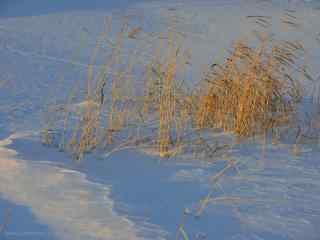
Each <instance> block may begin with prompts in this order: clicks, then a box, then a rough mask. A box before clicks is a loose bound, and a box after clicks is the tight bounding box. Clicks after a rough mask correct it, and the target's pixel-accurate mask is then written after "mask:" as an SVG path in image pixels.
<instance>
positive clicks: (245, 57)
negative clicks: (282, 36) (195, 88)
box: [195, 36, 303, 136]
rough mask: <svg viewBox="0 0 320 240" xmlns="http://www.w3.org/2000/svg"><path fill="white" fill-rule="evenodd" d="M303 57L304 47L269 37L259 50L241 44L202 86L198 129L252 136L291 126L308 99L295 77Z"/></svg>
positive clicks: (234, 48)
mask: <svg viewBox="0 0 320 240" xmlns="http://www.w3.org/2000/svg"><path fill="white" fill-rule="evenodd" d="M301 52H303V48H302V46H301V45H300V44H299V43H296V42H288V41H279V42H277V41H274V40H272V39H270V38H268V37H266V36H265V37H263V38H260V39H259V42H258V44H256V45H255V46H253V47H252V46H249V44H248V43H246V42H241V41H238V42H236V43H235V44H234V47H233V49H232V51H231V53H230V56H229V57H228V58H227V59H226V60H225V62H224V63H223V64H221V65H212V66H211V69H210V71H209V73H208V74H207V76H206V77H205V79H204V80H203V82H202V89H201V91H200V95H199V96H198V107H197V108H198V111H197V113H195V123H196V126H197V127H198V128H222V129H224V130H226V131H231V132H234V133H235V134H237V135H238V136H252V135H255V134H261V133H263V132H265V131H267V130H268V129H272V128H274V127H277V126H280V125H281V124H284V123H288V121H289V120H290V114H291V113H293V112H294V110H295V107H296V104H297V103H298V102H299V100H300V98H301V95H302V88H301V87H300V85H299V82H298V81H297V80H295V78H294V76H295V68H296V64H297V62H296V60H297V59H298V57H299V54H300V53H301Z"/></svg>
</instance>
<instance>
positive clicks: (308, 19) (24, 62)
mask: <svg viewBox="0 0 320 240" xmlns="http://www.w3.org/2000/svg"><path fill="white" fill-rule="evenodd" d="M319 6H320V3H319V1H304V2H303V1H298V0H296V1H289V5H288V2H287V1H273V3H269V2H268V3H266V2H262V3H261V2H259V1H240V0H226V1H223V0H220V1H209V0H206V1H205V0H199V1H195V0H185V1H183V0H180V1H178V0H171V1H130V0H118V1H103V0H94V1H85V0H77V1H76V0H55V1H50V0H2V1H1V2H0V80H5V81H6V85H5V86H4V87H2V88H0V102H1V107H0V129H1V131H0V136H1V139H2V140H1V139H0V140H1V142H0V211H1V212H0V216H3V215H4V214H2V212H5V211H6V209H11V211H12V216H11V217H10V219H9V223H8V226H7V228H6V230H5V231H4V232H0V238H1V239H2V238H3V239H30V240H31V239H32V240H33V239H46V240H47V239H50V240H51V239H68V240H69V239H70V240H81V239H83V240H86V239H108V240H113V239H115V240H120V239H123V240H125V239H174V236H175V233H176V230H177V227H178V224H179V223H180V221H181V217H182V216H181V215H182V212H183V209H184V208H185V207H188V208H191V209H192V208H193V207H194V206H195V205H196V204H197V203H198V201H199V200H200V199H201V198H203V197H205V196H206V194H207V192H208V191H209V189H210V185H208V182H209V180H210V177H212V176H213V175H214V174H215V173H216V172H217V171H219V170H220V169H221V168H222V166H223V165H222V163H221V165H220V164H217V165H216V164H214V165H212V164H208V163H203V162H198V161H197V157H196V156H193V155H192V156H184V157H185V158H184V159H182V160H181V159H176V161H174V159H173V160H170V161H165V162H163V161H162V162H159V159H157V158H156V157H154V156H150V155H146V154H145V153H142V152H138V151H133V150H130V151H123V152H119V153H116V154H115V155H112V156H111V157H110V158H109V159H107V160H105V161H101V160H99V159H96V158H95V157H94V156H91V157H89V158H88V159H86V160H85V161H84V162H83V163H82V164H80V165H76V164H73V163H72V162H71V161H70V159H69V157H68V156H67V155H65V154H64V153H60V152H58V151H57V149H54V148H46V147H44V146H42V145H41V143H40V140H39V134H38V130H39V128H40V127H41V124H42V122H43V118H42V116H43V115H42V113H43V108H45V106H46V104H48V103H50V102H52V101H55V102H57V103H59V101H60V100H61V99H64V97H65V94H67V92H68V90H69V89H70V88H72V86H74V84H76V82H77V81H78V80H81V79H85V78H86V69H87V66H88V63H89V61H90V56H91V54H92V49H93V48H94V47H95V45H96V40H97V38H98V35H99V34H100V32H101V31H102V30H103V29H104V24H105V20H106V16H107V15H110V14H111V15H112V16H113V19H114V20H113V21H114V24H115V25H117V24H119V23H120V22H121V19H122V18H123V16H125V15H128V14H138V15H139V14H142V15H143V16H144V20H143V21H142V20H141V22H139V24H142V25H143V29H144V30H145V31H161V30H163V29H166V28H167V27H168V25H170V24H172V21H173V19H174V22H175V24H176V28H177V29H179V31H181V32H183V33H185V34H186V37H185V39H184V40H185V42H184V44H185V47H186V48H191V49H192V61H191V64H192V72H191V76H192V77H190V80H192V79H197V78H199V77H200V75H201V74H202V72H203V71H204V69H205V66H206V65H207V64H208V63H210V62H215V61H219V60H221V59H222V57H223V56H225V54H226V51H225V49H226V48H228V47H230V45H231V44H232V41H234V40H235V39H238V38H246V37H248V34H249V33H250V32H251V31H252V29H254V28H255V27H256V25H254V24H252V23H250V22H248V20H247V19H246V17H245V16H247V15H268V16H272V19H273V22H274V25H273V31H274V32H275V33H276V34H277V36H279V37H281V38H290V39H299V40H302V41H303V42H304V43H305V45H306V46H307V52H308V54H307V57H306V58H307V61H308V65H309V66H310V71H311V73H312V74H313V75H314V76H316V77H317V76H320V72H319V69H320V68H319V67H320V51H319V42H318V40H317V38H318V37H319V31H320V10H319ZM286 8H290V9H295V10H296V16H297V17H298V19H300V20H301V22H302V23H303V28H301V31H299V32H298V33H292V32H290V29H289V30H288V29H286V27H285V26H283V25H281V24H280V22H279V18H280V17H281V14H282V13H283V10H284V9H286ZM78 49H80V50H78ZM105 53H106V50H101V52H100V53H99V54H100V55H99V56H98V60H97V63H96V66H95V67H98V66H99V64H101V63H102V60H103V55H104V54H105ZM315 84H316V85H318V84H319V83H318V82H316V83H315ZM305 85H306V87H307V88H308V89H312V88H314V87H315V85H313V84H311V83H309V82H306V84H305ZM309 92H311V91H309ZM71 107H73V108H75V110H78V109H79V108H81V107H83V103H79V104H76V105H74V106H71ZM21 133H23V134H21ZM301 147H302V150H303V151H302V154H301V155H300V156H296V157H293V156H292V154H290V151H291V150H290V148H289V145H285V144H282V145H278V146H274V145H271V144H270V145H267V147H266V149H261V147H260V146H258V145H257V144H254V143H250V142H249V143H247V144H243V145H240V146H239V147H238V148H236V149H235V151H234V153H233V154H234V155H233V156H234V157H235V158H237V159H238V160H239V161H241V163H242V164H241V168H240V169H239V171H240V172H241V177H233V176H232V174H231V176H230V178H225V179H224V181H223V182H222V183H221V189H219V190H218V192H219V191H220V192H219V196H220V195H223V194H226V195H228V196H234V197H241V198H243V199H247V200H246V201H245V202H241V204H238V203H236V204H233V203H232V204H222V203H216V204H212V206H211V207H210V208H209V209H208V211H207V212H206V213H205V215H204V216H203V217H202V218H200V219H193V218H192V219H190V220H189V221H188V222H187V225H186V230H187V232H188V233H190V236H192V239H197V236H198V239H201V238H200V236H207V239H214V238H217V239H234V240H240V239H265V240H273V239H280V240H281V239H283V240H289V239H296V240H299V239H308V240H309V239H310V240H317V239H319V236H320V231H319V228H318V226H320V186H319V184H320V163H319V160H320V157H319V156H320V152H319V146H318V144H317V143H313V144H309V145H304V146H301ZM186 159H188V160H186ZM253 198H255V201H252V199H253ZM0 224H1V219H0Z"/></svg>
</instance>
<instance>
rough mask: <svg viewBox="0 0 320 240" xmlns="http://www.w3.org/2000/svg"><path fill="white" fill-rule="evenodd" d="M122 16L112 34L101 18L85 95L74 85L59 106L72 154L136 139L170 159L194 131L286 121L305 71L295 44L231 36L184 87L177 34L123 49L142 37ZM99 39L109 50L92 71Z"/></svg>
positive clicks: (253, 130)
mask: <svg viewBox="0 0 320 240" xmlns="http://www.w3.org/2000/svg"><path fill="white" fill-rule="evenodd" d="M129 22H130V21H129V19H125V21H124V22H123V24H122V27H121V28H120V30H119V31H118V32H117V33H115V34H113V35H114V36H115V37H114V39H110V36H111V35H112V34H111V32H112V27H111V25H112V24H111V20H109V21H108V22H107V24H106V25H107V27H106V29H105V30H104V31H103V33H102V34H101V37H100V38H99V40H98V41H97V44H96V48H95V49H94V51H93V56H92V59H91V62H90V64H89V65H88V77H87V83H86V84H85V86H86V89H85V90H84V92H85V93H86V94H85V95H82V96H81V94H80V93H79V92H81V90H80V89H79V88H80V87H79V86H80V85H81V84H79V86H75V88H74V90H73V92H71V93H70V98H69V100H68V101H69V102H68V103H67V104H66V106H65V107H64V108H63V109H64V111H65V113H64V114H63V121H62V122H63V131H62V133H63V134H62V141H61V142H62V143H63V144H61V146H62V149H63V150H66V151H68V152H71V153H72V154H73V155H74V156H75V157H76V158H77V159H81V158H82V157H83V156H84V154H85V153H87V152H92V151H93V150H95V149H97V148H100V149H102V150H104V151H108V152H113V151H114V150H115V149H117V146H126V147H128V146H127V144H126V143H131V144H133V145H137V144H139V143H142V142H143V144H146V143H147V144H148V145H149V146H150V147H152V148H153V149H156V150H155V151H156V152H157V153H158V155H159V156H161V157H171V156H174V155H176V154H179V153H180V152H182V151H183V149H184V148H185V147H187V146H185V145H188V144H189V145H190V144H192V143H190V142H191V141H189V140H188V139H187V138H188V136H189V137H190V136H191V135H192V134H193V135H194V134H195V133H194V132H196V131H199V130H202V129H211V130H214V129H222V130H224V131H228V132H231V133H233V134H235V135H237V136H238V137H251V136H256V135H261V134H266V133H267V132H269V131H270V130H272V131H273V130H274V129H278V128H280V127H282V126H287V125H288V124H289V123H290V122H291V121H293V119H294V114H295V112H296V109H297V106H298V104H299V101H300V100H301V98H302V95H303V92H302V87H301V86H300V83H299V81H298V79H297V76H298V75H299V76H300V75H305V74H304V70H305V69H304V68H303V66H302V65H301V63H300V61H299V60H300V57H301V55H303V53H304V49H303V46H302V45H301V44H300V43H299V42H296V41H284V40H276V39H274V38H272V37H270V35H268V34H266V33H265V32H256V38H254V39H252V41H251V42H250V41H237V42H236V43H235V44H234V45H233V47H232V49H231V50H230V51H229V52H230V53H229V56H228V57H227V58H226V59H225V61H224V62H222V63H220V64H212V65H211V66H210V68H209V71H208V72H207V74H206V75H205V77H204V78H203V79H201V81H200V84H198V85H196V86H194V87H193V88H192V89H188V88H187V87H186V86H185V84H184V79H181V78H180V77H181V74H179V71H181V69H185V66H187V65H188V64H189V63H190V57H188V59H187V60H186V54H185V53H186V51H185V52H184V51H183V46H182V44H181V43H180V41H179V39H178V38H179V37H178V34H177V33H175V32H174V31H172V30H170V31H169V32H168V33H161V34H159V35H158V37H157V39H156V40H153V41H154V43H153V45H152V47H153V49H152V51H151V52H150V51H149V52H148V51H147V50H146V49H144V48H143V47H142V49H141V50H140V49H139V51H130V52H129V53H128V51H127V49H126V47H127V43H128V41H131V42H130V43H131V44H132V43H133V42H134V43H138V42H139V41H143V40H141V39H140V40H139V39H138V38H139V36H140V35H143V29H142V28H141V27H137V26H133V27H132V26H130V24H129ZM153 36H154V34H153ZM102 41H105V42H107V43H108V44H109V51H108V54H107V56H106V58H105V61H104V63H103V64H102V65H101V66H99V70H98V72H97V73H96V74H94V70H93V66H94V65H95V62H96V60H95V58H96V57H97V54H98V52H99V48H100V45H101V42H102ZM132 41H133V42H132ZM188 51H189V49H188ZM187 55H188V56H189V55H190V54H187ZM142 56H143V57H142ZM138 59H142V60H141V61H138ZM301 73H302V74H301ZM75 100H77V101H78V102H75ZM75 109H76V110H75ZM70 128H71V129H70ZM275 132H277V131H275ZM46 138H47V137H46ZM146 139H148V141H146ZM46 142H52V140H51V139H49V138H47V140H46Z"/></svg>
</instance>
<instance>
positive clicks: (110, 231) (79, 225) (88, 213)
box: [0, 137, 164, 240]
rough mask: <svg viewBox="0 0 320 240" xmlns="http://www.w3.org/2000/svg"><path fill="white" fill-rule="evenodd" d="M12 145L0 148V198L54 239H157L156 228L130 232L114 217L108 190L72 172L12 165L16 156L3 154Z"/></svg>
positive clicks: (130, 227)
mask: <svg viewBox="0 0 320 240" xmlns="http://www.w3.org/2000/svg"><path fill="white" fill-rule="evenodd" d="M13 139H14V138H12V137H9V138H7V139H4V140H2V141H1V142H0V196H1V197H2V198H4V199H6V200H8V201H12V202H14V203H16V204H18V205H23V206H26V207H27V208H30V209H31V210H32V213H33V214H34V216H35V217H36V218H37V219H38V220H39V221H41V222H42V223H45V224H47V225H48V226H49V227H50V228H51V229H52V230H53V231H54V233H56V234H57V236H58V237H59V239H64V240H82V239H83V240H96V239H99V240H102V239H106V240H124V239H128V240H143V239H150V238H146V237H144V235H146V234H150V233H151V232H153V234H154V236H153V237H152V239H163V235H164V232H162V231H161V230H160V228H158V227H156V226H153V225H151V224H149V225H148V226H147V227H149V229H148V228H147V227H140V226H136V225H135V224H134V223H133V222H131V221H130V220H129V219H128V218H126V216H120V215H118V214H117V213H116V212H115V211H114V202H113V200H112V199H111V197H110V191H111V187H110V186H104V185H102V184H97V183H92V182H90V181H88V180H87V178H86V176H85V175H84V174H81V173H79V172H76V171H70V170H65V169H63V168H60V167H55V166H53V165H47V164H44V163H41V162H32V161H23V160H17V159H15V158H14V157H15V155H16V154H17V153H16V152H15V151H14V150H10V149H8V148H6V146H7V145H9V144H10V143H11V142H12V140H13ZM148 232H149V233H148Z"/></svg>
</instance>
